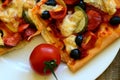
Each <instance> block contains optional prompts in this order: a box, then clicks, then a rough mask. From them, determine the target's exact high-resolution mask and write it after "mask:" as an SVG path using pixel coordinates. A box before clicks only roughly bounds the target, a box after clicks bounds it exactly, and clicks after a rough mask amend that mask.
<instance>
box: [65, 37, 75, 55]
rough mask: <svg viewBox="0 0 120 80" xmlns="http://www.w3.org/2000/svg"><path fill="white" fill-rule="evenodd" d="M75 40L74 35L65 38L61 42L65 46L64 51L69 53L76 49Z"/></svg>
mask: <svg viewBox="0 0 120 80" xmlns="http://www.w3.org/2000/svg"><path fill="white" fill-rule="evenodd" d="M75 38H76V36H75V35H70V36H69V37H67V38H65V39H64V40H63V41H64V44H65V46H66V51H67V52H68V53H70V52H71V50H73V49H76V48H77V45H76V43H75Z"/></svg>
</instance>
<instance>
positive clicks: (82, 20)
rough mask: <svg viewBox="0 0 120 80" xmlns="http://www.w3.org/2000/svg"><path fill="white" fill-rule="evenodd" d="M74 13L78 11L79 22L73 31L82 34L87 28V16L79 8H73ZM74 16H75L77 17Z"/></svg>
mask: <svg viewBox="0 0 120 80" xmlns="http://www.w3.org/2000/svg"><path fill="white" fill-rule="evenodd" d="M75 11H80V12H81V16H79V17H78V18H79V21H78V23H77V27H76V29H75V31H74V32H75V33H82V32H84V31H85V30H86V28H87V25H88V17H87V14H86V12H85V11H84V10H83V9H82V8H80V7H79V6H76V7H75ZM80 12H79V13H78V14H80ZM78 14H76V15H78ZM76 17H77V16H76Z"/></svg>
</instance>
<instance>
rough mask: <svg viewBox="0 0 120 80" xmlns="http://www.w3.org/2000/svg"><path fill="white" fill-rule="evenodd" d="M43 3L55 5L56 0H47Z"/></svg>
mask: <svg viewBox="0 0 120 80" xmlns="http://www.w3.org/2000/svg"><path fill="white" fill-rule="evenodd" d="M45 4H47V5H51V6H55V5H56V1H55V0H48V1H47V2H46V3H45Z"/></svg>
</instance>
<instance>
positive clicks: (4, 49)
mask: <svg viewBox="0 0 120 80" xmlns="http://www.w3.org/2000/svg"><path fill="white" fill-rule="evenodd" d="M27 43H29V42H28V41H21V42H20V43H19V44H18V45H17V46H15V47H4V46H1V47H0V55H3V54H5V53H9V52H10V51H13V50H18V49H20V48H23V47H24V46H25V45H26V44H27Z"/></svg>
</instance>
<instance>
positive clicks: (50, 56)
mask: <svg viewBox="0 0 120 80" xmlns="http://www.w3.org/2000/svg"><path fill="white" fill-rule="evenodd" d="M60 61H61V57H60V51H59V49H58V48H56V47H55V46H53V45H50V44H40V45H38V46H36V47H35V48H34V50H33V51H32V53H31V55H30V64H31V67H32V68H33V70H34V71H36V72H37V73H39V74H42V75H44V74H45V72H44V70H46V74H49V73H51V70H50V69H51V67H52V68H53V71H54V70H55V69H56V68H57V66H58V65H59V64H60ZM50 62H51V64H50ZM47 63H49V64H50V65H51V66H49V65H46V64H47ZM55 65H56V66H55ZM46 68H47V69H46Z"/></svg>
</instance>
